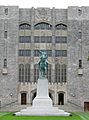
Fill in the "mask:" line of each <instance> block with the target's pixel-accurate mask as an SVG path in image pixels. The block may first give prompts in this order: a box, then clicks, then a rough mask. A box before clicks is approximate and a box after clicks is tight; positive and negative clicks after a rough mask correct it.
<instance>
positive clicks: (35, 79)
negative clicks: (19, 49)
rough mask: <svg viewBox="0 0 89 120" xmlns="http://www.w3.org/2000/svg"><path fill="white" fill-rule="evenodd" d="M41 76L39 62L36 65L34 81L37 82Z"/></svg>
mask: <svg viewBox="0 0 89 120" xmlns="http://www.w3.org/2000/svg"><path fill="white" fill-rule="evenodd" d="M38 78H39V68H38V64H35V65H34V82H37V80H38Z"/></svg>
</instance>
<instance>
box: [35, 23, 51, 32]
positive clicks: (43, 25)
mask: <svg viewBox="0 0 89 120" xmlns="http://www.w3.org/2000/svg"><path fill="white" fill-rule="evenodd" d="M34 29H35V30H45V29H46V30H51V29H52V25H50V24H48V23H45V22H41V23H38V24H36V25H35V26H34Z"/></svg>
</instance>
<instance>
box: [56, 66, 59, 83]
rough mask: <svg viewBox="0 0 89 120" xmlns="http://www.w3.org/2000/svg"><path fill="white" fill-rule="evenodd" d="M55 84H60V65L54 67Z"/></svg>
mask: <svg viewBox="0 0 89 120" xmlns="http://www.w3.org/2000/svg"><path fill="white" fill-rule="evenodd" d="M55 82H56V83H58V82H60V64H56V65H55Z"/></svg>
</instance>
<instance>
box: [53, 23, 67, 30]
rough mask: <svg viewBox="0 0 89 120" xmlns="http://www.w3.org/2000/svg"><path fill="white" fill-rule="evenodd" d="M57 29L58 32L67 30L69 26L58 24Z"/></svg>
mask: <svg viewBox="0 0 89 120" xmlns="http://www.w3.org/2000/svg"><path fill="white" fill-rule="evenodd" d="M55 29H56V30H67V25H65V24H57V25H56V26H55Z"/></svg>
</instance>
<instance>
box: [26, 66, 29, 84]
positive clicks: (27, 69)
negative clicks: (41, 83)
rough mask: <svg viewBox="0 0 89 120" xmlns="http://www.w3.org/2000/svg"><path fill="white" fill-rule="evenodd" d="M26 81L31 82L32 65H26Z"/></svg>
mask: <svg viewBox="0 0 89 120" xmlns="http://www.w3.org/2000/svg"><path fill="white" fill-rule="evenodd" d="M25 82H30V65H29V64H26V65H25Z"/></svg>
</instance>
